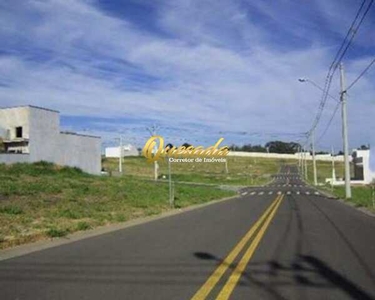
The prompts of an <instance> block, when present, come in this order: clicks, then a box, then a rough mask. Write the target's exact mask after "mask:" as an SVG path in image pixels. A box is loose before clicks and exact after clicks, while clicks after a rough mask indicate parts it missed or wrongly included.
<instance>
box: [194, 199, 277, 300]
mask: <svg viewBox="0 0 375 300" xmlns="http://www.w3.org/2000/svg"><path fill="white" fill-rule="evenodd" d="M283 197H284V195H278V196H277V197H276V199H275V200H274V201H273V202H272V203H271V205H270V206H269V207H268V208H267V209H266V211H265V212H264V213H263V214H262V215H261V217H260V218H259V219H258V220H257V221H256V222H255V224H254V225H253V226H252V227H251V228H250V230H249V231H248V232H247V233H246V234H245V236H244V237H243V238H242V239H241V240H240V242H239V243H238V244H237V245H236V246H235V247H234V248H233V250H232V251H231V252H230V253H229V254H228V256H227V257H226V258H225V259H224V261H223V262H222V263H221V264H220V265H219V266H218V267H217V269H216V270H215V271H214V272H213V273H212V275H211V276H210V277H209V278H208V279H207V281H206V282H205V283H204V284H203V285H202V287H201V288H200V289H199V290H198V291H197V292H196V293H195V295H194V296H193V298H191V300H204V299H206V297H207V296H208V295H209V294H210V292H211V291H212V289H213V288H214V287H215V286H216V284H217V283H218V282H219V281H220V279H221V277H222V276H223V275H224V273H225V272H226V271H227V269H228V268H229V267H230V265H231V264H232V263H233V261H234V260H235V259H236V258H237V256H238V255H239V253H240V252H241V251H242V250H243V249H244V248H245V246H246V245H247V244H248V242H249V241H250V239H251V238H252V237H253V236H254V234H255V233H256V235H255V237H254V239H253V240H252V242H251V243H250V245H249V247H248V248H247V250H246V252H245V253H244V255H243V256H242V258H241V260H240V261H239V263H238V264H237V266H236V267H235V269H234V270H233V272H232V274H231V275H230V277H229V278H228V280H227V282H226V283H225V285H224V287H223V288H222V289H221V291H220V293H219V295H218V296H217V298H216V299H217V300H225V299H229V297H230V295H231V294H232V292H233V290H234V288H235V287H236V285H237V283H238V281H239V279H240V277H241V275H242V273H243V271H244V270H245V268H246V266H247V264H248V263H249V261H250V259H251V257H252V256H253V254H254V252H255V250H256V248H257V247H258V245H259V243H260V241H261V239H262V237H263V235H264V233H265V232H266V230H267V228H268V226H269V224H270V223H271V220H272V219H273V217H274V215H275V214H276V211H277V209H278V208H279V206H280V203H281V201H282V199H283ZM258 229H259V230H258Z"/></svg>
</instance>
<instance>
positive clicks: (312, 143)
mask: <svg viewBox="0 0 375 300" xmlns="http://www.w3.org/2000/svg"><path fill="white" fill-rule="evenodd" d="M311 148H312V159H313V169H314V185H315V186H317V185H318V176H317V173H316V160H315V129H313V131H312V133H311Z"/></svg>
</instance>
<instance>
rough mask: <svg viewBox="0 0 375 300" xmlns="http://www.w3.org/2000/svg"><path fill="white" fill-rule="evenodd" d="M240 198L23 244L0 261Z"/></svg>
mask: <svg viewBox="0 0 375 300" xmlns="http://www.w3.org/2000/svg"><path fill="white" fill-rule="evenodd" d="M240 197H241V195H235V196H231V197H226V198H222V199H218V200H211V201H209V202H206V203H201V204H195V205H191V206H188V207H185V208H183V209H174V210H171V211H167V212H163V213H161V214H159V215H155V216H150V217H144V218H139V219H134V220H130V221H127V222H124V223H117V224H111V225H108V226H103V227H98V228H94V229H91V230H87V231H78V232H75V233H72V234H69V235H68V236H66V237H63V238H53V239H49V240H40V241H37V242H35V243H31V244H24V245H19V246H16V247H13V248H9V249H4V250H0V261H3V260H7V259H11V258H15V257H19V256H23V255H26V254H30V253H33V252H37V251H41V250H45V249H49V248H53V247H58V246H62V245H66V244H70V243H73V242H76V241H80V240H84V239H88V238H92V237H96V236H99V235H102V234H106V233H110V232H114V231H117V230H121V229H126V228H130V227H133V226H137V225H142V224H146V223H150V222H153V221H157V220H161V219H164V218H168V217H172V216H176V215H179V214H182V213H185V212H189V211H192V210H196V209H199V208H203V207H206V206H210V205H213V204H217V203H221V202H224V201H228V200H233V199H236V198H240Z"/></svg>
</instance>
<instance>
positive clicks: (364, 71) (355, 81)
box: [346, 58, 375, 91]
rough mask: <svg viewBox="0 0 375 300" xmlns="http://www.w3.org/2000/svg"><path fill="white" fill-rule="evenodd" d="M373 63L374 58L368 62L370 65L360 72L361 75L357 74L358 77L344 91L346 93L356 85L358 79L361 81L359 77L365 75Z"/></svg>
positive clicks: (374, 61)
mask: <svg viewBox="0 0 375 300" xmlns="http://www.w3.org/2000/svg"><path fill="white" fill-rule="evenodd" d="M374 63H375V58H374V59H373V60H372V61H371V62H370V64H369V65H368V66H367V67H366V68H365V69H364V70H363V71H362V72H361V74H359V76H358V77H357V78H356V79H355V80H354V81H353V82H352V83H351V84H349V86H348V88H347V89H346V91H348V90H349V89H350V88H351V87H352V86H353V85H355V84H356V83H357V81H358V80H359V79H361V77H362V76H363V75H365V73H366V72H367V71H368V70H369V69H370V68H371V66H372V65H373V64H374Z"/></svg>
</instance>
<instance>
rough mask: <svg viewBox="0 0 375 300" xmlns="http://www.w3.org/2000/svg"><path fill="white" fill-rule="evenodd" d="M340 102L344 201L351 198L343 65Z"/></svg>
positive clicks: (341, 69)
mask: <svg viewBox="0 0 375 300" xmlns="http://www.w3.org/2000/svg"><path fill="white" fill-rule="evenodd" d="M340 86H341V93H340V100H341V108H342V110H341V115H342V139H343V146H344V163H345V195H346V199H350V198H351V197H352V191H351V187H350V165H349V144H348V120H347V111H346V83H345V74H344V65H343V64H342V63H340Z"/></svg>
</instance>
